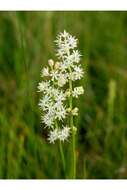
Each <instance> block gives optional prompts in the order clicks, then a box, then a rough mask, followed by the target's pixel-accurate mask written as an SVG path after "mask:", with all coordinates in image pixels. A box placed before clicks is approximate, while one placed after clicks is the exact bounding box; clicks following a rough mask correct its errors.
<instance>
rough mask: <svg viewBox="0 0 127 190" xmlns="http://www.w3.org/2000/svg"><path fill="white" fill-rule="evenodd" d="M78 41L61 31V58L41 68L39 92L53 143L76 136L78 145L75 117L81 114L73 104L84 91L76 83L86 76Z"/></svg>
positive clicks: (43, 118) (58, 38)
mask: <svg viewBox="0 0 127 190" xmlns="http://www.w3.org/2000/svg"><path fill="white" fill-rule="evenodd" d="M77 42H78V40H77V39H76V38H75V37H73V36H72V35H70V34H69V33H67V32H66V31H64V32H63V33H60V34H59V35H58V36H57V38H56V40H55V44H56V47H57V48H56V51H57V52H56V56H57V61H53V60H52V59H50V60H48V65H47V66H46V67H44V68H43V69H42V71H41V77H42V81H41V82H40V83H39V85H38V91H39V92H41V95H42V96H41V99H40V102H39V107H40V109H41V110H42V116H41V120H42V123H43V124H44V126H45V127H47V128H48V130H49V133H48V140H49V142H50V143H55V142H56V141H57V140H58V141H60V142H64V141H65V140H67V139H68V138H70V136H71V135H72V139H73V140H72V141H73V144H74V136H75V134H76V127H75V126H74V123H73V117H74V116H77V115H78V108H77V107H73V98H78V97H79V95H81V94H83V93H84V89H83V87H82V86H74V84H75V81H77V80H80V79H81V78H82V77H83V76H84V72H83V69H82V67H81V64H79V62H80V58H81V54H80V52H79V51H78V50H77V49H76V48H77ZM74 148H75V147H74V146H73V149H74Z"/></svg>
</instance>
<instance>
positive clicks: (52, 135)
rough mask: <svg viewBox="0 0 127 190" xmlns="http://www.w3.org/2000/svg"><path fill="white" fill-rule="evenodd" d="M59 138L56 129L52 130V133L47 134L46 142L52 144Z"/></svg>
mask: <svg viewBox="0 0 127 190" xmlns="http://www.w3.org/2000/svg"><path fill="white" fill-rule="evenodd" d="M58 138H59V133H58V129H54V130H52V131H50V133H49V137H48V140H49V142H50V143H53V144H54V142H55V141H56V140H57V139H58Z"/></svg>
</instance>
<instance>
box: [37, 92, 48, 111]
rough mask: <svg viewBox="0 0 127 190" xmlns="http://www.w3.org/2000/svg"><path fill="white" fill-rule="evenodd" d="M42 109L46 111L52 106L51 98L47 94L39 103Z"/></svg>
mask: <svg viewBox="0 0 127 190" xmlns="http://www.w3.org/2000/svg"><path fill="white" fill-rule="evenodd" d="M38 105H39V106H40V108H41V109H43V110H44V111H45V110H47V109H48V108H49V107H50V106H51V98H50V97H49V96H48V95H47V94H46V95H45V96H44V97H43V98H42V99H41V100H40V102H39V104H38Z"/></svg>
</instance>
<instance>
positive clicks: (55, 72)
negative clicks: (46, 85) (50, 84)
mask: <svg viewBox="0 0 127 190" xmlns="http://www.w3.org/2000/svg"><path fill="white" fill-rule="evenodd" d="M50 76H51V77H52V79H51V80H52V81H54V80H57V79H58V76H59V74H58V71H57V70H52V71H51V72H50Z"/></svg>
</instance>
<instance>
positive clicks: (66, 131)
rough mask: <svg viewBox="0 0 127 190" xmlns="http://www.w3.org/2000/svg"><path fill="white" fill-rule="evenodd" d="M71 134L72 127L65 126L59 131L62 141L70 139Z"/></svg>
mask: <svg viewBox="0 0 127 190" xmlns="http://www.w3.org/2000/svg"><path fill="white" fill-rule="evenodd" d="M69 134H70V128H69V127H67V126H65V127H63V129H62V130H61V131H59V135H58V138H59V139H60V140H61V141H63V142H64V141H65V140H67V139H68V137H69Z"/></svg>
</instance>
